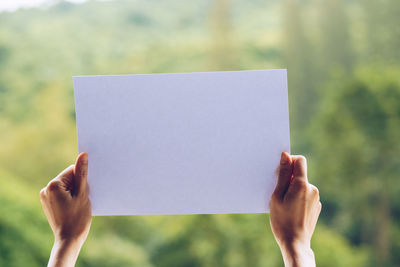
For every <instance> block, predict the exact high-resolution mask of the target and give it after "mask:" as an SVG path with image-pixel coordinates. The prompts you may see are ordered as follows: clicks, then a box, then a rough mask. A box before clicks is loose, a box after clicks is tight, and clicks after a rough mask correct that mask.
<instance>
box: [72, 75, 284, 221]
mask: <svg viewBox="0 0 400 267" xmlns="http://www.w3.org/2000/svg"><path fill="white" fill-rule="evenodd" d="M73 80H74V88H75V104H76V119H77V130H78V147H79V152H82V151H86V152H88V153H89V171H88V183H89V187H90V200H91V203H92V207H93V215H143V214H202V213H203V214H207V213H209V214H211V213H263V212H268V211H269V208H268V202H269V199H270V196H271V192H272V191H273V189H274V187H275V184H276V179H277V177H276V169H277V167H278V165H279V159H280V153H281V152H282V151H289V148H290V141H289V139H290V137H289V114H288V97H287V83H286V70H257V71H229V72H207V73H206V72H204V73H176V74H141V75H111V76H78V77H74V79H73Z"/></svg>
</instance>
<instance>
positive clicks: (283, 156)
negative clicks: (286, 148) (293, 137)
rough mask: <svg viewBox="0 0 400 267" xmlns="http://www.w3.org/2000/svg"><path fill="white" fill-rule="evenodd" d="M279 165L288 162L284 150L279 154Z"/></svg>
mask: <svg viewBox="0 0 400 267" xmlns="http://www.w3.org/2000/svg"><path fill="white" fill-rule="evenodd" d="M280 164H281V165H286V164H289V157H288V156H286V155H285V152H282V154H281V163H280Z"/></svg>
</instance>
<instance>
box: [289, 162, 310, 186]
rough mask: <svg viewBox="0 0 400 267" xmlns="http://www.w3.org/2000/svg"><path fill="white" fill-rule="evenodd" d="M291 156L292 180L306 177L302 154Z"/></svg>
mask: <svg viewBox="0 0 400 267" xmlns="http://www.w3.org/2000/svg"><path fill="white" fill-rule="evenodd" d="M292 158H293V181H294V180H303V181H305V182H308V179H307V160H306V158H305V157H304V156H292Z"/></svg>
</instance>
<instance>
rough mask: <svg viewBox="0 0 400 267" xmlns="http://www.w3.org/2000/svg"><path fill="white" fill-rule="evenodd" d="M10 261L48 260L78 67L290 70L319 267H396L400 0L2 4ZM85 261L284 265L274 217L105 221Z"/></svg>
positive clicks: (4, 229) (0, 195) (1, 157)
mask: <svg viewBox="0 0 400 267" xmlns="http://www.w3.org/2000/svg"><path fill="white" fill-rule="evenodd" d="M0 10H1V11H0V266H45V265H46V262H47V259H48V256H49V253H50V249H51V247H52V240H53V237H52V233H51V230H50V227H49V226H48V224H47V221H46V219H45V217H44V215H43V213H42V210H41V206H40V201H39V190H40V189H41V188H42V187H43V186H45V185H46V184H47V182H48V181H49V180H50V179H51V178H53V177H54V176H56V175H57V174H58V173H59V172H60V171H61V170H62V169H64V168H65V167H66V166H68V165H69V164H72V163H73V161H74V159H75V156H76V154H77V140H76V128H75V113H74V98H73V88H72V78H71V77H72V76H73V75H87V74H133V73H160V72H193V71H219V70H249V69H271V68H287V69H288V80H289V95H290V96H289V98H290V99H289V103H290V104H289V105H290V119H291V142H292V153H293V154H304V155H305V156H306V157H307V158H308V162H309V179H310V181H311V182H312V183H314V184H316V185H317V186H318V187H319V189H320V193H321V201H322V203H323V209H322V213H321V217H320V222H319V224H318V227H317V229H316V233H315V235H314V238H313V243H312V247H313V249H314V251H315V254H316V259H317V265H318V266H320V267H328V266H332V267H333V266H335V267H338V266H352V267H357V266H389V267H390V266H400V253H399V252H400V221H399V219H400V179H399V178H400V177H399V176H400V16H399V14H400V1H398V0H303V1H300V0H297V1H296V0H280V1H279V0H252V1H249V0H191V1H178V0H148V1H140V0H131V1H121V0H114V1H84V0H80V1H77V0H76V1H74V2H67V1H45V0H36V1H23V0H19V1H16V0H10V1H1V2H0ZM77 266H141V267H150V266H154V267H155V266H157V267H164V266H165V267H167V266H168V267H169V266H190V267H197V266H199V267H200V266H252V267H257V266H260V267H261V266H263V267H268V266H271V267H272V266H283V263H282V260H281V256H280V253H279V249H278V247H277V245H276V243H275V241H274V239H273V236H272V233H271V230H270V228H269V221H268V215H265V214H242V215H185V216H128V217H96V218H94V221H93V225H92V230H91V233H90V235H89V238H88V240H87V242H86V244H85V246H84V248H83V251H82V253H81V256H80V257H79V259H78V263H77Z"/></svg>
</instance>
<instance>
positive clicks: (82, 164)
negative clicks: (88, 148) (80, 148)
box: [74, 152, 88, 194]
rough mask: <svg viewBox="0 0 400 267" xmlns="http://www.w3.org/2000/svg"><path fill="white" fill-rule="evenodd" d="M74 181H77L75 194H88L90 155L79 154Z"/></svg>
mask: <svg viewBox="0 0 400 267" xmlns="http://www.w3.org/2000/svg"><path fill="white" fill-rule="evenodd" d="M74 173H75V175H74V179H75V186H76V188H75V190H74V191H75V193H76V194H81V193H85V192H86V189H87V187H86V185H87V173H88V154H87V153H86V152H83V153H81V154H79V156H78V158H77V159H76V163H75V170H74Z"/></svg>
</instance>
